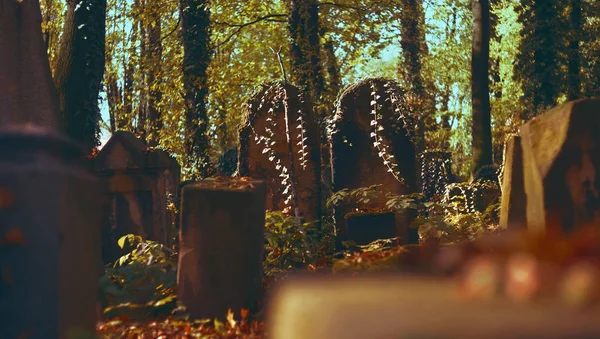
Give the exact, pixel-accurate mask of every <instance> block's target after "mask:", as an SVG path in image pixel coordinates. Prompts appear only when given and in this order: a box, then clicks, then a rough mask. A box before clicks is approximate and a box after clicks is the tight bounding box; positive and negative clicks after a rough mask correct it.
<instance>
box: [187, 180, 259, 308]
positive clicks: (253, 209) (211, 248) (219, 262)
mask: <svg viewBox="0 0 600 339" xmlns="http://www.w3.org/2000/svg"><path fill="white" fill-rule="evenodd" d="M265 200H266V185H265V182H264V181H256V180H241V179H228V180H215V179H205V180H201V181H198V182H197V183H191V184H188V185H186V186H185V187H184V188H183V194H182V199H181V222H180V230H179V240H180V250H179V263H178V268H177V296H178V301H181V302H182V303H183V304H184V305H185V307H186V311H187V312H188V313H189V314H190V315H191V316H192V317H193V318H198V319H204V318H210V319H213V318H220V319H224V317H225V316H226V315H227V310H228V309H229V308H231V310H232V311H233V312H235V313H236V314H237V313H238V312H240V309H241V308H245V309H248V310H249V311H250V312H254V311H255V310H256V302H257V299H258V297H259V295H260V289H261V284H262V259H263V248H264V243H265V240H264V226H265Z"/></svg>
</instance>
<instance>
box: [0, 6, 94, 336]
mask: <svg viewBox="0 0 600 339" xmlns="http://www.w3.org/2000/svg"><path fill="white" fill-rule="evenodd" d="M28 2H30V3H34V1H28ZM35 3H37V2H35ZM0 6H1V4H0ZM104 188H105V187H104V186H103V185H102V184H101V182H100V181H99V180H98V179H96V178H95V177H94V176H93V175H92V174H91V173H89V172H88V171H85V170H84V166H83V152H82V150H81V149H80V148H79V146H78V145H76V144H74V143H73V142H72V141H71V140H69V139H67V138H66V137H64V136H62V135H60V134H57V133H56V132H54V131H50V130H45V129H42V128H40V127H35V126H32V125H18V126H13V127H10V128H5V129H3V130H2V131H0V268H1V272H2V273H1V274H0V338H33V339H55V338H91V337H92V336H93V335H95V324H96V301H97V291H98V290H97V288H98V280H99V279H100V276H101V274H103V273H104V272H102V268H103V266H102V263H101V258H100V241H101V238H100V228H101V223H100V221H101V215H102V212H103V211H102V208H103V206H105V205H106V204H105V203H104V201H103V197H105V196H106V193H105V192H104V191H103V189H104Z"/></svg>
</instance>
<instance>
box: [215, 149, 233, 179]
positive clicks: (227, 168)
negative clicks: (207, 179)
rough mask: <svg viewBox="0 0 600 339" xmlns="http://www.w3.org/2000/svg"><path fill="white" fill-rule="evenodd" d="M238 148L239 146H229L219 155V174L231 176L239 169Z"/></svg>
mask: <svg viewBox="0 0 600 339" xmlns="http://www.w3.org/2000/svg"><path fill="white" fill-rule="evenodd" d="M237 163H238V149H237V147H231V148H228V149H227V150H226V151H225V152H223V154H221V155H220V156H219V161H218V162H217V175H219V176H224V177H230V176H232V175H233V174H234V173H235V171H237Z"/></svg>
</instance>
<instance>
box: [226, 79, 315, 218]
mask: <svg viewBox="0 0 600 339" xmlns="http://www.w3.org/2000/svg"><path fill="white" fill-rule="evenodd" d="M286 112H287V117H288V121H289V124H288V125H286ZM244 115H245V117H246V122H245V124H244V126H243V127H242V128H241V130H240V148H239V158H238V159H239V162H238V172H239V175H240V176H242V177H246V176H248V177H253V178H260V179H264V180H265V181H266V183H267V205H266V207H267V210H284V209H286V208H288V207H292V206H293V202H294V197H293V196H292V194H294V193H295V194H296V196H297V200H298V208H299V212H300V214H301V215H302V216H303V217H304V219H305V220H306V221H308V222H312V221H318V220H320V216H321V213H320V209H321V174H320V163H321V161H320V153H319V132H318V125H317V122H316V120H315V117H314V115H313V111H312V106H311V105H310V103H308V102H307V101H305V99H304V97H303V96H302V94H301V93H300V91H299V90H298V88H297V87H295V86H293V85H291V84H289V83H285V84H284V83H283V82H280V81H277V82H272V83H269V84H263V85H261V86H260V87H259V88H258V90H257V91H256V92H255V93H254V94H253V95H252V96H251V97H250V99H249V100H248V103H247V105H246V108H245V113H244ZM286 127H287V128H286ZM288 133H289V137H290V141H291V150H292V156H293V158H292V159H291V158H290V152H289V149H290V145H289V144H288V138H287V134H288ZM292 163H293V166H292ZM293 176H294V177H295V178H292V177H293ZM294 190H295V192H294Z"/></svg>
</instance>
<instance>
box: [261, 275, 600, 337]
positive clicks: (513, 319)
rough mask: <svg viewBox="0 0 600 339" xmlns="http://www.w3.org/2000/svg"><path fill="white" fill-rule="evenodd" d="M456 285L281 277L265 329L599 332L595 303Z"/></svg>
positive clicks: (294, 333)
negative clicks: (492, 294)
mask: <svg viewBox="0 0 600 339" xmlns="http://www.w3.org/2000/svg"><path fill="white" fill-rule="evenodd" d="M457 285H458V284H456V283H455V282H454V281H453V280H450V281H448V280H440V279H439V278H423V277H411V276H402V275H390V276H385V275H376V276H374V277H373V276H371V277H329V278H321V277H319V278H316V277H311V278H308V277H306V278H296V279H293V278H292V279H288V280H287V281H286V283H284V284H283V285H282V286H281V287H280V288H279V289H278V290H277V291H276V292H275V293H274V294H273V295H272V296H271V298H270V301H269V305H270V309H269V310H268V318H267V321H266V324H267V326H268V327H267V333H269V336H270V337H273V338H280V339H304V338H311V339H329V338H344V339H359V338H360V339H362V338H386V339H388V338H390V339H391V338H497V339H500V338H590V339H591V338H598V337H599V336H600V323H599V322H598V321H597V319H598V315H599V314H600V308H599V307H593V308H592V309H588V310H586V311H584V312H582V311H581V310H577V309H573V308H568V307H564V306H561V305H559V304H557V303H552V304H544V305H536V304H526V305H523V304H518V303H514V302H510V301H509V300H498V299H496V300H491V301H467V300H460V299H459V298H457V296H458V295H459V293H458V292H459V291H458V286H457ZM557 320H558V321H557Z"/></svg>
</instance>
